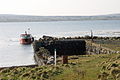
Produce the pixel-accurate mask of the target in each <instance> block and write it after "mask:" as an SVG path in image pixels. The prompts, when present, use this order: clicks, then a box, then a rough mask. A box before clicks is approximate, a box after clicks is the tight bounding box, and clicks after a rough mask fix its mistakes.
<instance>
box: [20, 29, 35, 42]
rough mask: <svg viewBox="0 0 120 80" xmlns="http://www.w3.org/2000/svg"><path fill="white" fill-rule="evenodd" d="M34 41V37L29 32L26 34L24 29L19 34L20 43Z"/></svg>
mask: <svg viewBox="0 0 120 80" xmlns="http://www.w3.org/2000/svg"><path fill="white" fill-rule="evenodd" d="M33 41H34V37H32V35H31V34H28V33H27V32H26V31H25V33H24V34H21V35H20V43H21V44H31V43H32V42H33Z"/></svg>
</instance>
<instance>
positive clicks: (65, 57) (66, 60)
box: [62, 55, 68, 64]
mask: <svg viewBox="0 0 120 80" xmlns="http://www.w3.org/2000/svg"><path fill="white" fill-rule="evenodd" d="M62 63H63V64H68V55H63V56H62Z"/></svg>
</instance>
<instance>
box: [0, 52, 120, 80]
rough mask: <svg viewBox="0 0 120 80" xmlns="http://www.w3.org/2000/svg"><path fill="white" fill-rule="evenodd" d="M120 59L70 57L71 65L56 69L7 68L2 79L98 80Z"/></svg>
mask: <svg viewBox="0 0 120 80" xmlns="http://www.w3.org/2000/svg"><path fill="white" fill-rule="evenodd" d="M118 55H119V56H118ZM119 57H120V54H99V55H81V56H70V57H69V64H60V63H59V64H58V65H57V66H56V67H55V66H53V65H48V66H40V67H35V68H31V67H19V68H13V69H10V68H5V69H2V70H0V79H2V80H8V79H11V80H16V79H17V80H97V79H98V75H100V74H102V73H101V71H103V66H108V64H113V63H114V62H115V61H117V62H120V58H119ZM118 64H119V63H118ZM119 66H120V65H119ZM105 71H106V72H108V70H107V69H105ZM110 71H111V70H110ZM110 77H111V76H110ZM111 80H114V79H111Z"/></svg>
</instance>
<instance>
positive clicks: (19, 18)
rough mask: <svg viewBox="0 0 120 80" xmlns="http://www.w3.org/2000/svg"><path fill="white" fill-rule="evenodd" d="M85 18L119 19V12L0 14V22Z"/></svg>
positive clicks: (82, 19)
mask: <svg viewBox="0 0 120 80" xmlns="http://www.w3.org/2000/svg"><path fill="white" fill-rule="evenodd" d="M85 20H120V14H112V15H98V16H27V15H9V14H5V15H2V14H0V22H48V21H85Z"/></svg>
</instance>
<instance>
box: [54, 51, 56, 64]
mask: <svg viewBox="0 0 120 80" xmlns="http://www.w3.org/2000/svg"><path fill="white" fill-rule="evenodd" d="M54 59H55V60H54V63H55V66H56V49H55V50H54Z"/></svg>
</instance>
